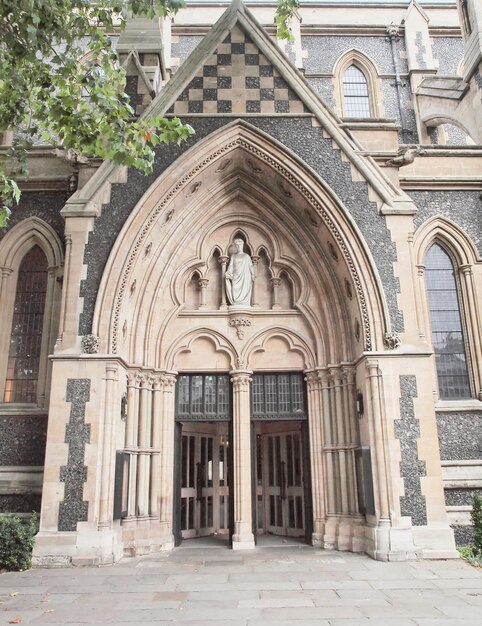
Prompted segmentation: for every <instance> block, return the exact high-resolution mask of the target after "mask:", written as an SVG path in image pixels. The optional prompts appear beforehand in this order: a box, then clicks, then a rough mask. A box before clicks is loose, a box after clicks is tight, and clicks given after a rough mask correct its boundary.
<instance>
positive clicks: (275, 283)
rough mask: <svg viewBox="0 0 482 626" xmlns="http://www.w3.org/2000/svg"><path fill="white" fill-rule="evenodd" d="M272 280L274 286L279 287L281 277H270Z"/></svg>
mask: <svg viewBox="0 0 482 626" xmlns="http://www.w3.org/2000/svg"><path fill="white" fill-rule="evenodd" d="M270 280H271V284H272V285H273V287H279V286H280V285H281V278H279V277H278V276H274V277H273V278H270Z"/></svg>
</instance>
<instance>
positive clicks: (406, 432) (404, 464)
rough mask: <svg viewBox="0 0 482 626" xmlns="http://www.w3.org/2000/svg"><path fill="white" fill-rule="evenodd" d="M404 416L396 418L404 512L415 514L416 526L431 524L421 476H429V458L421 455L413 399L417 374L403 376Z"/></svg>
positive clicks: (417, 422) (418, 428)
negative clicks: (428, 518)
mask: <svg viewBox="0 0 482 626" xmlns="http://www.w3.org/2000/svg"><path fill="white" fill-rule="evenodd" d="M400 392H401V396H400V419H399V420H395V437H397V439H399V440H400V452H401V457H402V460H401V461H400V476H401V477H402V478H403V483H404V486H405V495H404V496H400V513H401V515H404V516H411V518H412V524H413V525H414V526H424V525H425V524H426V523H427V504H426V500H425V496H423V495H422V489H421V483H420V478H421V477H422V476H426V475H427V472H426V467H425V461H420V460H419V458H418V450H417V440H418V439H419V438H420V424H419V420H418V419H416V418H415V411H414V407H413V398H416V397H417V379H416V377H415V376H411V375H410V376H400Z"/></svg>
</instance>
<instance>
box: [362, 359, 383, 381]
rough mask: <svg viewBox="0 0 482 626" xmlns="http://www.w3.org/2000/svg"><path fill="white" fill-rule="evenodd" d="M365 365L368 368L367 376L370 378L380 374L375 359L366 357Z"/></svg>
mask: <svg viewBox="0 0 482 626" xmlns="http://www.w3.org/2000/svg"><path fill="white" fill-rule="evenodd" d="M365 367H366V368H367V370H368V376H369V377H370V378H371V377H378V375H379V374H380V369H379V363H378V360H377V359H367V361H366V363H365Z"/></svg>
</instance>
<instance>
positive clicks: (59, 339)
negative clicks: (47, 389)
mask: <svg viewBox="0 0 482 626" xmlns="http://www.w3.org/2000/svg"><path fill="white" fill-rule="evenodd" d="M71 254H72V237H71V236H70V235H66V236H65V257H64V259H65V260H64V279H63V280H65V281H66V280H67V277H68V276H69V273H70V257H71ZM66 298H67V288H66V285H65V286H64V285H62V299H61V301H60V320H59V332H58V335H57V341H56V344H55V346H56V347H57V346H58V347H60V346H61V345H62V339H63V335H64V327H65V315H66V311H67V305H66Z"/></svg>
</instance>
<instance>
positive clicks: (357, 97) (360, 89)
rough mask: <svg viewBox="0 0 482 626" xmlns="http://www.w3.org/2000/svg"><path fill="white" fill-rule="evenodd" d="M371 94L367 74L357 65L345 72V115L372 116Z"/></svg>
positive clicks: (351, 66)
mask: <svg viewBox="0 0 482 626" xmlns="http://www.w3.org/2000/svg"><path fill="white" fill-rule="evenodd" d="M370 114H371V113H370V96H369V93H368V81H367V79H366V76H365V74H364V73H363V72H362V71H361V70H360V69H358V67H357V66H356V65H350V67H349V68H348V69H347V70H346V72H345V73H344V74H343V115H344V116H345V117H370Z"/></svg>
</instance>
